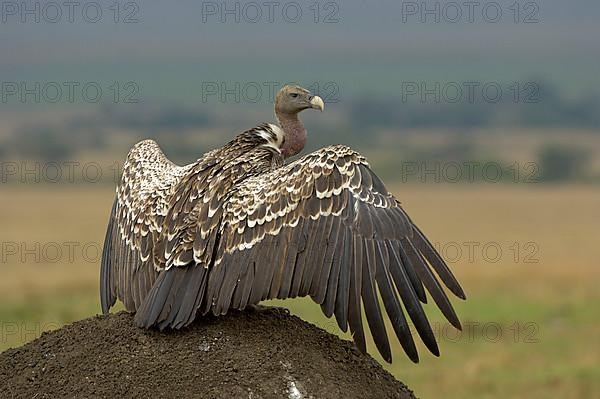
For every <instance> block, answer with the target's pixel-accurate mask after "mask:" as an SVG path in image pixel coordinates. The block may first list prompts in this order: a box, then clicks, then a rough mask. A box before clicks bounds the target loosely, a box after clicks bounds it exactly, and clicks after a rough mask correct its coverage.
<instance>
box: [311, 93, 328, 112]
mask: <svg viewBox="0 0 600 399" xmlns="http://www.w3.org/2000/svg"><path fill="white" fill-rule="evenodd" d="M310 105H311V107H313V108H314V109H318V110H319V111H321V112H322V111H323V110H324V109H325V103H324V102H323V99H322V98H321V97H319V96H314V97H313V98H312V100H310Z"/></svg>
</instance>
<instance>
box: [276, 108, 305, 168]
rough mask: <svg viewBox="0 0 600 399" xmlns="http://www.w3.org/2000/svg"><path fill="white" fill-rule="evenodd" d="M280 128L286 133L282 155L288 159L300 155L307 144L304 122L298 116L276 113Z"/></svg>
mask: <svg viewBox="0 0 600 399" xmlns="http://www.w3.org/2000/svg"><path fill="white" fill-rule="evenodd" d="M275 115H276V116H277V120H278V121H279V126H281V129H283V132H284V133H285V140H284V142H283V145H282V146H281V154H282V155H283V157H284V158H288V157H291V156H294V155H296V154H298V153H299V152H300V151H302V150H303V149H304V145H305V144H306V129H305V128H304V125H303V124H302V121H300V119H298V114H283V113H279V112H275Z"/></svg>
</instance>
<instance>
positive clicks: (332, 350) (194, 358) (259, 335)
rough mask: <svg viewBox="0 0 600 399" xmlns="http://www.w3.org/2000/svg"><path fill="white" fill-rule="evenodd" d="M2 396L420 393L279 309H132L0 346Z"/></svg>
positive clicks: (299, 398)
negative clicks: (154, 320)
mask: <svg viewBox="0 0 600 399" xmlns="http://www.w3.org/2000/svg"><path fill="white" fill-rule="evenodd" d="M0 396H1V397H2V398H38V399H39V398H62V397H67V398H96V397H98V398H144V397H164V398H249V399H258V398H287V399H308V398H361V399H362V398H377V399H383V398H414V396H413V394H412V392H411V391H410V390H409V389H408V388H407V387H406V386H405V385H404V384H402V383H401V382H398V381H397V380H395V379H394V377H392V376H391V375H390V374H389V373H388V372H387V371H385V370H384V369H383V368H382V367H381V366H380V365H379V364H378V363H377V362H376V361H375V360H373V359H372V358H371V357H370V356H367V355H363V354H361V353H360V352H358V351H357V350H356V349H355V348H354V347H353V345H352V343H351V342H348V341H343V340H341V339H339V338H338V337H336V336H334V335H331V334H329V333H327V332H325V331H323V330H321V329H319V328H317V327H315V326H313V325H311V324H308V323H306V322H304V321H302V320H300V319H299V318H297V317H295V316H290V315H287V314H286V313H285V312H283V311H282V310H274V309H268V310H263V311H256V310H254V311H245V312H231V313H230V314H228V315H227V316H223V317H219V318H216V317H205V318H201V319H199V320H198V321H196V322H195V323H194V324H193V325H192V326H190V327H189V328H186V329H184V330H181V331H170V332H159V331H154V330H143V329H140V328H137V327H135V326H134V324H133V317H132V316H131V315H129V314H127V313H125V312H121V313H117V314H114V315H109V316H97V317H93V318H90V319H86V320H82V321H78V322H75V323H73V324H70V325H68V326H65V327H63V328H61V329H59V330H56V331H52V332H49V333H44V334H43V335H42V336H41V337H40V338H38V339H36V340H35V341H33V342H30V343H28V344H26V345H24V346H22V347H20V348H16V349H9V350H7V351H5V352H3V353H1V354H0Z"/></svg>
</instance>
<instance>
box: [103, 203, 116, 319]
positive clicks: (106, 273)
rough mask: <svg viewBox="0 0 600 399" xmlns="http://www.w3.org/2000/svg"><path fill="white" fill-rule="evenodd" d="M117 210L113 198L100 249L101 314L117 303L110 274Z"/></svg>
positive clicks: (106, 312) (111, 271)
mask: <svg viewBox="0 0 600 399" xmlns="http://www.w3.org/2000/svg"><path fill="white" fill-rule="evenodd" d="M116 209H117V199H116V198H115V200H114V202H113V206H112V210H111V213H110V218H109V221H108V227H107V228H106V236H105V238H104V248H103V249H102V260H101V263H100V305H101V307H102V313H103V314H108V312H109V310H110V308H111V307H112V306H113V305H114V304H115V302H116V301H117V297H116V296H115V295H114V294H113V292H112V287H111V274H112V273H113V270H112V259H111V252H112V240H113V237H112V235H113V229H114V224H115V217H116V215H115V213H116Z"/></svg>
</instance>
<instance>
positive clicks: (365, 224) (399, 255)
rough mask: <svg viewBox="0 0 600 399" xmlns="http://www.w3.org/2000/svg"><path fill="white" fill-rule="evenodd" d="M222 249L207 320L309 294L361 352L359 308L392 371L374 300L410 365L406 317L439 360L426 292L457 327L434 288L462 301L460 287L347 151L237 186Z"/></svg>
mask: <svg viewBox="0 0 600 399" xmlns="http://www.w3.org/2000/svg"><path fill="white" fill-rule="evenodd" d="M218 245H219V246H218V250H217V254H216V258H215V261H214V265H213V266H212V269H211V271H210V275H209V277H208V284H207V286H206V298H205V300H204V303H203V309H202V310H203V312H204V313H206V312H208V311H211V310H212V312H213V313H214V314H224V313H226V312H227V311H228V309H229V308H236V309H243V308H244V307H245V306H246V305H247V304H253V303H257V302H259V301H260V300H264V299H269V298H293V297H296V296H306V295H310V296H311V298H312V299H313V300H314V301H315V302H317V303H319V304H320V305H321V308H322V310H323V312H324V313H325V315H326V316H327V317H331V316H332V315H335V317H336V320H337V322H338V324H339V326H340V328H341V329H342V330H343V331H346V330H347V328H348V326H349V327H350V330H351V332H352V335H353V338H354V341H355V343H356V344H357V346H358V348H359V349H360V350H362V351H363V352H364V351H366V344H365V336H364V328H363V324H362V317H361V304H362V306H363V307H364V311H365V315H366V319H367V323H368V326H369V328H370V331H371V334H372V336H373V338H374V341H375V344H376V346H377V348H378V350H379V352H380V353H381V354H382V356H383V358H384V359H385V360H386V361H388V362H391V350H390V346H389V341H388V336H387V332H386V329H385V325H384V320H383V316H382V314H383V312H382V309H381V307H380V301H379V299H378V297H379V296H380V297H381V300H382V302H383V308H384V309H385V312H386V313H387V315H388V317H389V319H390V321H391V324H392V326H393V329H394V331H395V334H396V335H397V337H398V339H399V341H400V343H401V345H402V347H403V348H404V350H405V352H406V353H407V355H408V356H409V357H410V358H411V359H412V360H413V361H415V362H417V361H418V353H417V350H416V347H415V343H414V341H413V337H412V334H411V331H410V329H409V326H408V322H407V318H406V316H405V312H406V313H407V314H408V317H410V319H411V320H412V322H413V324H414V326H415V329H416V330H417V332H418V334H419V335H420V337H421V339H422V340H423V342H424V343H425V345H426V346H427V347H428V348H429V350H430V351H431V352H432V353H434V354H435V355H438V354H439V351H438V347H437V343H436V341H435V337H434V335H433V332H432V330H431V327H430V325H429V322H428V320H427V318H426V316H425V313H424V311H423V308H422V306H421V303H425V302H426V294H425V291H426V290H427V291H428V292H429V293H430V295H431V297H432V298H433V300H434V301H435V303H436V304H437V306H438V307H439V308H440V309H441V311H442V313H443V314H444V315H445V317H446V318H447V319H448V320H449V321H450V323H452V325H454V326H455V327H456V328H459V329H460V328H461V325H460V322H459V320H458V318H457V316H456V314H455V312H454V310H453V308H452V305H451V304H450V302H449V300H448V297H447V296H446V293H445V292H444V290H443V289H442V287H441V285H440V281H441V282H442V283H443V284H444V285H445V286H446V287H447V288H448V289H449V290H450V291H451V292H452V293H454V294H455V295H456V296H458V297H460V298H463V299H464V298H465V294H464V292H463V290H462V288H461V287H460V285H459V283H458V282H457V280H456V279H455V277H454V276H453V274H452V272H451V271H450V270H449V269H448V267H447V265H446V264H445V262H444V261H443V260H442V258H441V257H440V256H439V255H438V253H437V252H436V251H435V249H434V248H433V246H432V245H431V243H430V242H429V241H428V240H427V238H426V237H425V236H424V235H423V233H422V232H421V231H420V230H419V229H418V227H417V226H416V225H415V224H414V223H413V222H412V221H411V219H410V218H409V217H408V215H407V214H406V213H405V212H404V210H403V209H402V207H401V206H400V203H399V202H398V201H397V200H396V199H395V198H394V197H393V196H392V195H391V194H390V193H389V192H388V191H387V189H386V188H385V186H384V184H383V183H382V181H381V180H380V179H379V178H378V177H377V176H376V175H375V174H374V173H373V172H372V171H371V170H370V169H369V166H368V164H367V163H366V161H365V159H364V158H363V157H362V156H361V155H360V154H358V153H356V152H354V151H353V150H351V149H349V148H347V147H344V146H333V147H327V148H324V149H322V150H320V151H317V152H315V153H312V154H309V155H307V156H305V157H304V158H302V159H300V160H298V161H296V162H293V163H291V164H289V165H286V166H284V167H281V168H278V169H276V170H274V171H271V172H269V173H265V174H262V175H260V176H257V177H253V178H250V179H247V180H246V181H244V182H242V183H241V185H239V186H238V189H237V191H236V192H235V193H234V194H233V195H232V196H231V197H230V198H229V201H228V202H227V204H226V205H225V209H224V211H223V217H222V224H221V231H220V237H219V244H218ZM378 293H379V295H378Z"/></svg>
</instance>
